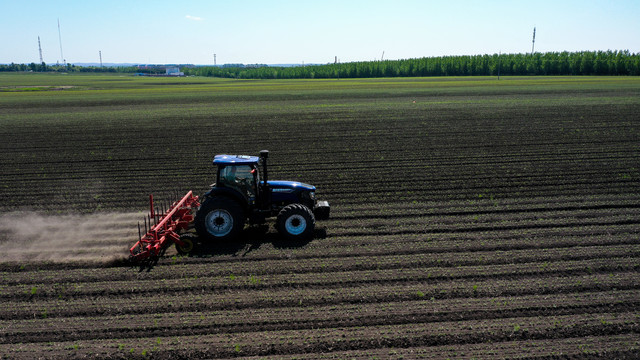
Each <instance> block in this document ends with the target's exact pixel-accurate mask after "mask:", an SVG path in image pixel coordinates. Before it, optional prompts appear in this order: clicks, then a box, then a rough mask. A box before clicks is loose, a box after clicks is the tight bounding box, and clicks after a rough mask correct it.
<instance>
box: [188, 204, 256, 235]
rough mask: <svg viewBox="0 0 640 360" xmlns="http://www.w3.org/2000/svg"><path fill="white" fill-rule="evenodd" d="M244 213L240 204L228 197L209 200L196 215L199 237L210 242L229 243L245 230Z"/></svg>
mask: <svg viewBox="0 0 640 360" xmlns="http://www.w3.org/2000/svg"><path fill="white" fill-rule="evenodd" d="M244 218H245V216H244V211H243V209H242V206H240V204H239V203H238V202H237V201H235V200H233V199H231V198H228V197H226V196H219V197H214V198H209V199H208V200H207V201H205V202H204V204H202V206H200V210H198V212H197V213H196V219H195V227H196V231H197V232H198V235H200V236H201V237H202V238H203V239H206V240H210V241H229V240H232V239H234V238H235V237H236V236H237V235H238V234H239V233H240V232H241V231H242V229H243V228H244Z"/></svg>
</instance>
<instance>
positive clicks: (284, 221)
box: [276, 204, 316, 241]
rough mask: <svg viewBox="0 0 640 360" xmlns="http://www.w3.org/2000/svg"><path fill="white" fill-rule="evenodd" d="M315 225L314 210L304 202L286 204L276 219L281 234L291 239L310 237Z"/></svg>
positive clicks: (298, 239) (297, 239)
mask: <svg viewBox="0 0 640 360" xmlns="http://www.w3.org/2000/svg"><path fill="white" fill-rule="evenodd" d="M315 226H316V219H315V217H314V216H313V212H312V211H311V210H310V209H309V208H308V207H306V206H304V205H302V204H290V205H287V206H285V207H284V208H283V209H282V210H280V212H279V213H278V218H277V220H276V228H277V229H278V232H279V233H280V235H282V236H283V237H285V238H286V239H287V240H291V241H301V240H308V239H310V238H311V237H312V236H313V230H314V228H315Z"/></svg>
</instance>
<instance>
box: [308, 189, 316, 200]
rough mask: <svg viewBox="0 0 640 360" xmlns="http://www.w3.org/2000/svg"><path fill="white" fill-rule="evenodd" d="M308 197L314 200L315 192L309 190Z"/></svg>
mask: <svg viewBox="0 0 640 360" xmlns="http://www.w3.org/2000/svg"><path fill="white" fill-rule="evenodd" d="M309 198H311V200H315V199H316V193H315V192H313V191H311V192H309Z"/></svg>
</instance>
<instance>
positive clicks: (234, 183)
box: [179, 150, 330, 250]
mask: <svg viewBox="0 0 640 360" xmlns="http://www.w3.org/2000/svg"><path fill="white" fill-rule="evenodd" d="M268 158H269V151H267V150H262V151H260V156H259V157H257V156H246V155H216V156H215V158H214V159H213V164H214V165H216V166H217V168H218V171H217V175H216V182H215V184H213V185H212V186H211V189H210V190H209V191H208V192H207V193H205V194H204V195H203V196H202V197H201V198H200V204H201V205H200V208H199V209H198V210H197V212H196V215H195V220H194V226H195V229H196V232H197V234H198V237H199V238H200V240H201V241H203V242H211V241H216V242H219V241H230V240H232V239H234V238H236V237H237V236H238V234H240V232H241V231H242V229H243V228H244V225H245V223H246V222H247V221H248V222H249V223H250V224H263V223H265V221H266V219H267V218H271V217H274V216H275V217H276V229H277V230H278V232H279V233H280V234H281V235H282V236H283V237H284V238H285V239H288V240H294V241H295V240H308V239H310V238H311V237H312V236H313V233H314V228H315V223H316V220H325V219H328V218H329V212H330V206H329V203H328V202H327V201H318V200H317V199H316V196H315V191H316V188H315V186H312V185H308V184H304V183H300V182H296V181H281V180H268V171H267V159H268ZM260 167H262V174H261V171H260ZM179 250H180V249H179Z"/></svg>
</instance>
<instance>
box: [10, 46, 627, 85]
mask: <svg viewBox="0 0 640 360" xmlns="http://www.w3.org/2000/svg"><path fill="white" fill-rule="evenodd" d="M0 71H33V72H45V71H58V72H118V73H164V69H160V68H152V69H144V68H139V67H137V66H127V67H91V66H90V67H82V66H75V65H72V64H66V65H47V64H45V63H42V64H36V63H31V64H9V65H0ZM182 71H183V72H184V73H185V75H196V76H212V77H222V78H236V79H314V78H316V79H330V78H373V77H412V76H500V75H635V76H637V75H640V54H633V53H630V52H629V51H628V50H625V51H611V50H609V51H580V52H567V51H563V52H546V53H534V54H493V55H467V56H438V57H425V58H417V59H404V60H385V61H362V62H350V63H335V64H327V65H308V66H293V67H273V66H240V65H237V66H199V67H188V68H182Z"/></svg>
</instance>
